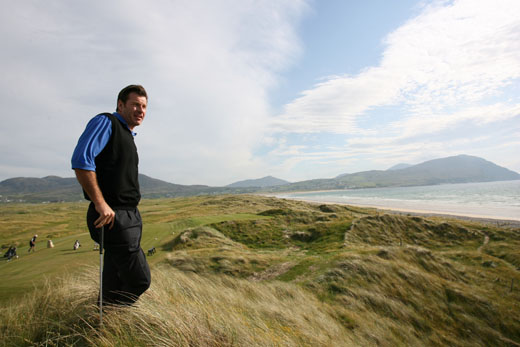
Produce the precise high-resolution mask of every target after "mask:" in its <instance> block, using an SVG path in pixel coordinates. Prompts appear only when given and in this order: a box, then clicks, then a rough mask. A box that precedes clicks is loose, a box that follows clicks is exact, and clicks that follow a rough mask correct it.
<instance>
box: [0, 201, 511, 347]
mask: <svg viewBox="0 0 520 347" xmlns="http://www.w3.org/2000/svg"><path fill="white" fill-rule="evenodd" d="M85 209H86V205H85V204H49V205H2V206H0V216H1V220H0V227H1V228H2V229H1V233H0V235H1V236H0V241H1V244H2V245H5V246H7V245H9V244H14V243H20V245H22V246H21V247H20V248H19V254H20V258H19V259H16V260H13V261H11V262H6V261H3V262H1V263H0V275H1V277H2V278H3V279H8V280H4V281H2V283H0V303H1V305H2V306H1V307H2V308H1V311H0V341H3V342H2V343H3V344H4V345H6V346H18V345H80V346H81V345H89V346H92V345H95V346H98V345H103V346H127V345H132V346H134V345H143V346H145V345H159V346H332V345H334V346H395V345H409V346H417V345H429V346H446V345H450V346H488V345H493V346H520V304H519V302H520V301H519V299H520V291H519V289H520V272H519V269H520V251H519V250H520V230H518V229H511V228H503V227H502V228H500V227H497V226H491V225H483V224H478V223H476V222H469V221H462V220H454V219H445V218H439V217H437V218H433V217H429V218H422V217H416V216H400V215H387V214H380V213H378V212H377V211H376V210H373V209H360V208H354V207H346V206H335V205H318V204H308V203H304V202H297V201H287V200H280V199H275V198H268V197H261V196H247V195H245V196H213V197H195V198H182V199H168V200H167V199H164V200H146V201H143V203H142V206H141V212H142V215H143V220H144V222H145V230H144V233H145V234H144V237H143V248H144V249H145V250H146V249H147V248H150V247H152V246H155V247H156V248H157V250H158V252H157V254H156V255H154V256H152V257H149V258H148V259H149V262H150V263H151V265H152V277H153V284H152V287H151V288H150V290H149V291H148V292H146V293H145V295H143V297H142V298H141V299H140V300H139V301H138V304H137V305H136V306H135V307H132V308H124V309H112V310H111V311H109V312H107V314H106V316H105V324H104V326H103V328H99V327H98V317H97V309H96V307H95V300H96V295H97V294H96V293H97V285H98V284H97V275H98V274H97V271H98V269H97V267H96V266H97V262H98V261H99V255H98V253H97V252H93V251H92V242H91V241H89V237H88V234H87V233H86V232H85V230H84V212H85ZM35 232H36V233H38V235H39V236H40V238H39V240H40V241H39V243H38V245H37V251H36V252H35V253H31V254H27V253H25V252H26V251H27V250H26V248H27V247H25V243H27V242H28V240H29V238H30V236H32V234H34V233H35ZM47 237H52V239H53V241H54V243H55V245H56V247H55V248H54V249H47V248H44V240H46V238H47ZM75 239H80V241H81V242H82V244H83V247H82V248H80V250H79V251H73V250H72V243H73V242H74V240H75ZM27 322H31V324H30V325H28V324H27Z"/></svg>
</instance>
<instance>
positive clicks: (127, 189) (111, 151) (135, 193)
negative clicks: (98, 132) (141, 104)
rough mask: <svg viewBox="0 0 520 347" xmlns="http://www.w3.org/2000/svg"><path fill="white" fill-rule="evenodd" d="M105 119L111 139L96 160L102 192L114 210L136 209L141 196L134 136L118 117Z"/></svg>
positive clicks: (108, 114) (110, 116)
mask: <svg viewBox="0 0 520 347" xmlns="http://www.w3.org/2000/svg"><path fill="white" fill-rule="evenodd" d="M104 115H105V116H107V117H108V118H110V120H111V121H112V135H111V136H110V140H108V143H107V145H106V146H105V148H103V150H102V151H101V153H99V155H98V156H97V157H96V160H95V162H96V176H97V180H98V184H99V188H100V189H101V192H102V193H103V197H104V198H105V201H106V202H107V204H108V205H109V206H110V207H111V208H112V209H125V208H134V207H137V204H138V203H139V200H141V193H140V191H139V180H138V169H137V167H138V164H139V157H138V155H137V147H136V146H135V143H134V136H133V135H132V133H131V132H130V130H129V129H128V127H127V126H126V125H125V124H123V123H121V122H120V121H119V119H117V117H116V116H114V115H112V114H110V113H104ZM85 195H86V194H85ZM86 197H87V199H88V196H86ZM88 200H90V199H88Z"/></svg>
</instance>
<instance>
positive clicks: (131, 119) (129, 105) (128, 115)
mask: <svg viewBox="0 0 520 347" xmlns="http://www.w3.org/2000/svg"><path fill="white" fill-rule="evenodd" d="M147 103H148V100H146V97H144V96H139V95H137V94H136V93H130V95H128V99H127V100H126V102H125V103H123V101H121V100H119V101H118V102H117V108H118V110H119V114H120V115H121V116H123V118H124V120H125V121H126V123H127V124H128V127H129V128H130V130H134V128H135V127H136V126H138V125H141V123H142V122H143V119H144V116H145V114H146V105H147Z"/></svg>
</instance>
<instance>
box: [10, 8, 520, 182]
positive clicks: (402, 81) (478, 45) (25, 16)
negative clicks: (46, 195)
mask: <svg viewBox="0 0 520 347" xmlns="http://www.w3.org/2000/svg"><path fill="white" fill-rule="evenodd" d="M0 4H1V5H2V6H1V7H2V11H1V13H0V28H1V29H0V30H1V32H2V35H1V36H0V47H2V48H1V50H0V76H2V77H1V79H0V88H1V92H0V104H1V105H2V111H3V112H2V113H1V115H0V117H1V119H2V126H1V127H0V158H1V159H0V180H4V179H8V178H11V177H20V176H22V177H44V176H47V175H57V176H61V177H72V176H74V172H73V171H72V170H71V166H70V158H71V155H72V152H73V150H74V147H75V145H76V143H77V140H78V138H79V136H80V135H81V133H82V131H83V130H84V128H85V126H86V124H87V123H88V121H89V120H90V119H91V118H92V117H93V116H95V115H96V114H99V113H102V112H107V111H110V112H112V111H114V110H115V106H116V98H117V94H118V92H119V91H120V90H121V89H122V88H123V87H125V86H126V85H129V84H142V85H143V86H144V87H145V88H146V90H147V92H148V96H149V100H148V111H147V114H146V118H145V120H144V122H143V124H142V125H141V126H139V127H138V128H136V129H135V131H136V132H137V136H136V137H135V141H136V144H137V147H138V151H139V158H140V164H139V170H140V173H143V174H145V175H148V176H151V177H154V178H158V179H161V180H165V181H167V182H171V183H176V184H185V185H188V184H205V185H211V186H223V185H227V184H230V183H233V182H235V181H239V180H244V179H254V178H260V177H264V176H268V175H271V176H275V177H278V178H281V179H285V180H288V181H291V182H296V181H301V180H307V179H314V178H332V177H336V176H338V175H340V174H344V173H353V172H359V171H365V170H385V169H388V168H389V167H391V166H393V165H395V164H398V163H408V164H418V163H421V162H424V161H426V160H431V159H436V158H442V157H448V156H452V155H459V154H467V155H474V156H478V157H482V158H484V159H487V160H489V161H492V162H494V163H496V164H498V165H500V166H504V167H506V168H508V169H511V170H514V171H517V172H520V155H519V153H520V16H518V13H520V1H517V0H495V1H489V0H454V1H422V0H420V1H419V0H415V1H414V0H399V1H385V0H367V1H356V0H315V1H311V0H308V1H306V0H263V1H254V0H219V1H209V0H151V1H146V2H145V1H136V0H126V1H122V0H111V1H106V0H91V1H88V2H80V1H68V0H48V1H45V2H43V1H38V0H24V1H19V0H0Z"/></svg>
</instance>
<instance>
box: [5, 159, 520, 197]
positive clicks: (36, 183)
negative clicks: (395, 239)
mask: <svg viewBox="0 0 520 347" xmlns="http://www.w3.org/2000/svg"><path fill="white" fill-rule="evenodd" d="M405 166H406V165H405ZM405 166H403V164H398V166H396V167H393V168H390V169H388V170H385V171H383V170H372V171H363V172H357V173H353V174H343V175H339V176H337V177H336V178H331V179H312V180H307V181H301V182H295V183H289V182H287V181H284V180H280V179H278V178H275V177H272V176H267V177H264V178H261V179H255V180H245V181H239V182H235V183H233V184H230V185H228V186H226V187H210V186H206V185H179V184H173V183H168V182H165V181H161V180H158V179H154V178H151V177H149V176H146V175H143V174H140V175H139V182H140V184H141V195H142V196H143V198H171V197H182V196H196V195H212V194H244V193H253V192H282V191H309V190H330V189H345V188H374V187H396V186H421V185H436V184H443V183H469V182H490V181H507V180H518V179H520V174H518V173H516V172H514V171H511V170H508V169H506V168H503V167H500V166H498V165H496V164H494V163H492V162H489V161H487V160H485V159H482V158H478V157H472V156H468V155H459V156H455V157H448V158H441V159H435V160H430V161H427V162H424V163H421V164H418V165H413V166H409V167H405ZM82 199H83V195H82V192H81V188H80V186H79V184H78V183H77V182H76V179H75V178H61V177H56V176H48V177H44V178H30V177H29V178H27V177H18V178H11V179H7V180H5V181H2V182H0V202H8V201H11V202H57V201H80V200H82Z"/></svg>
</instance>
